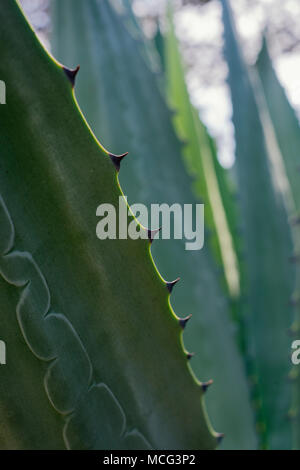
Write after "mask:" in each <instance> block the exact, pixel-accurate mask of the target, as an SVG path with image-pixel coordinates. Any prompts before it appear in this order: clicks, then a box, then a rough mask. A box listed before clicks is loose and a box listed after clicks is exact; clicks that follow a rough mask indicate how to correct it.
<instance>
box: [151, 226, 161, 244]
mask: <svg viewBox="0 0 300 470" xmlns="http://www.w3.org/2000/svg"><path fill="white" fill-rule="evenodd" d="M160 231H161V227H160V228H158V229H156V230H148V238H149V241H150V243H152V242H153V239H154V237H155V235H156V234H157V233H158V232H160Z"/></svg>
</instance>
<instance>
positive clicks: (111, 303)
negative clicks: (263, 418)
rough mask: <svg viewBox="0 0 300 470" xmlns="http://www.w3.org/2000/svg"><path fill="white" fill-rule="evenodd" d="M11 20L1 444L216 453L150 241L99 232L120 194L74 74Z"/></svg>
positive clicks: (19, 18) (2, 46)
mask: <svg viewBox="0 0 300 470" xmlns="http://www.w3.org/2000/svg"><path fill="white" fill-rule="evenodd" d="M61 3H62V4H63V5H66V3H65V2H61ZM84 3H85V4H86V2H84ZM0 22H1V28H0V53H1V64H0V76H1V79H3V80H4V81H5V83H6V84H7V105H5V106H2V107H1V113H0V129H1V131H0V132H1V149H0V188H1V189H0V191H1V200H0V300H1V336H2V337H3V339H6V340H7V350H8V361H7V365H6V366H3V367H1V371H0V373H1V388H0V403H1V407H0V419H1V435H0V436H1V441H0V446H1V448H16V449H20V448H33V449H37V448H45V447H47V448H61V447H62V446H63V445H65V446H66V447H67V448H72V449H73V448H76V449H78V448H84V449H87V448H91V449H101V448H105V449H108V448H110V449H115V448H117V449H120V448H122V449H139V448H149V447H154V448H163V449H165V448H172V449H173V448H179V449H180V448H182V449H194V448H205V449H210V448H214V447H215V445H216V441H217V440H216V436H215V435H213V434H212V432H211V431H210V429H209V426H208V424H207V420H206V417H205V413H204V410H203V407H202V405H201V402H202V400H203V398H202V395H203V391H202V388H201V387H200V384H199V383H197V382H196V381H195V380H194V379H193V377H192V376H191V373H190V371H189V369H188V366H187V361H186V356H185V354H184V351H183V349H182V344H181V326H180V324H179V322H178V319H177V318H176V317H175V315H174V314H173V313H172V311H171V309H170V307H169V303H168V292H167V289H166V286H165V283H164V282H163V280H162V279H161V278H160V276H159V275H158V273H157V271H156V270H155V269H154V266H153V262H152V260H151V257H150V255H149V243H148V241H146V240H137V241H133V240H129V239H128V240H108V239H107V240H104V241H103V240H102V241H100V240H98V239H97V237H96V233H95V228H96V223H97V218H96V208H97V207H98V206H99V204H101V203H111V204H112V205H113V206H115V207H116V208H117V207H118V202H119V196H120V195H121V192H120V189H119V187H118V181H117V178H116V171H115V168H114V165H113V164H112V161H111V159H110V158H109V154H108V152H107V151H106V150H105V149H104V148H103V147H102V146H101V145H100V144H99V143H98V142H97V141H96V139H95V138H94V136H93V135H92V133H91V132H90V130H89V128H88V126H87V124H86V122H85V121H84V119H83V117H82V114H81V112H80V110H79V108H78V107H77V106H76V102H75V100H74V95H73V91H72V84H71V83H70V80H69V78H70V77H71V78H74V76H73V75H74V74H72V73H71V72H70V71H69V72H68V73H65V70H64V69H63V67H62V66H61V65H60V64H58V63H56V62H55V61H54V60H53V59H52V58H51V57H50V56H49V55H48V54H47V53H46V52H45V50H44V49H43V47H42V46H41V45H40V44H39V42H38V41H37V39H36V37H35V35H34V33H33V32H32V30H31V28H30V27H29V25H28V24H27V23H26V21H25V19H24V17H23V15H22V13H21V11H20V10H19V7H18V6H17V4H16V2H15V1H11V0H3V1H2V4H1V10H0ZM10 354H11V356H10ZM12 360H14V362H12ZM42 389H44V390H42Z"/></svg>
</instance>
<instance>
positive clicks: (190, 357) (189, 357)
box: [186, 353, 195, 361]
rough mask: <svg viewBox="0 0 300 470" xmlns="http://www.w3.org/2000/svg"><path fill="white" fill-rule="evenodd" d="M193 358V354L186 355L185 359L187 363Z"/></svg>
mask: <svg viewBox="0 0 300 470" xmlns="http://www.w3.org/2000/svg"><path fill="white" fill-rule="evenodd" d="M193 356H195V353H187V355H186V358H187V360H188V361H190V360H191V359H192V357H193Z"/></svg>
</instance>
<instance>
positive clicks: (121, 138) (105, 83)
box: [52, 0, 256, 448]
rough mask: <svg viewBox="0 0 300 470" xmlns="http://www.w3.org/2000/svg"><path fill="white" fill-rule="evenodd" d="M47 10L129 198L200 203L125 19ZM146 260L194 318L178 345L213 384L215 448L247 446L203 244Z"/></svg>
mask: <svg viewBox="0 0 300 470" xmlns="http://www.w3.org/2000/svg"><path fill="white" fill-rule="evenodd" d="M74 4H75V5H76V6H75V8H74ZM52 6H53V10H52V13H53V38H52V46H53V52H54V53H55V55H56V57H58V58H59V59H60V60H62V61H64V62H67V63H68V65H69V66H75V64H76V65H77V64H78V63H80V65H81V70H80V73H79V75H78V80H77V83H76V96H77V98H78V100H79V103H80V105H81V106H82V109H83V111H84V113H85V115H86V116H87V117H88V120H89V123H90V124H91V127H92V129H93V130H94V131H95V133H96V135H101V138H103V142H104V143H105V145H106V146H108V148H111V149H112V150H113V151H114V152H115V153H119V152H123V151H124V150H126V151H129V156H128V158H127V159H126V160H125V161H124V164H123V166H122V171H121V173H120V181H121V184H122V188H123V189H124V192H125V194H126V195H127V196H128V201H129V202H130V203H133V202H139V203H144V204H146V205H147V206H148V207H150V204H152V203H159V204H160V203H167V204H173V203H179V204H184V203H196V202H199V201H197V200H196V199H195V197H194V196H193V194H192V191H191V180H190V178H189V177H188V176H187V175H186V172H185V170H184V166H183V163H182V159H181V145H180V142H179V140H178V138H177V137H176V134H175V132H174V127H173V124H172V115H171V113H170V111H169V110H168V108H167V106H166V103H165V100H164V98H163V97H162V95H161V93H160V89H159V86H158V84H157V79H156V75H154V74H153V73H152V71H151V70H149V67H147V65H146V64H145V61H144V60H143V57H142V56H141V53H140V48H139V44H137V42H136V41H135V40H134V39H133V38H132V36H131V35H130V34H129V33H128V31H127V29H126V28H125V27H124V23H123V18H121V17H120V16H119V15H117V14H116V12H115V11H114V10H113V9H112V8H111V5H110V3H109V2H108V1H101V2H100V1H96V0H89V1H88V2H86V1H81V0H77V1H76V2H74V0H72V1H69V0H64V2H60V1H54V2H52ZM78 31H80V32H81V33H80V35H78ZM152 254H153V257H154V259H155V262H156V264H157V266H158V268H159V270H160V272H161V273H162V275H163V276H164V278H165V279H168V280H172V279H175V278H177V277H178V276H180V277H181V281H180V283H179V284H178V285H177V286H176V288H175V289H174V291H173V293H172V297H171V301H172V305H173V306H174V307H175V310H176V312H181V315H182V316H183V317H184V316H186V315H188V314H193V318H192V320H191V321H190V323H189V324H188V326H187V327H186V330H185V335H184V339H185V344H186V346H187V348H188V350H189V351H193V352H195V353H196V355H195V357H194V358H193V359H192V361H191V365H192V367H193V370H194V372H195V373H196V374H197V376H198V377H200V378H201V380H203V381H208V380H209V379H213V380H214V385H213V386H212V387H211V388H210V389H209V392H208V393H207V399H206V403H207V409H208V414H209V416H210V417H211V419H212V423H213V425H214V427H215V428H216V429H218V430H220V431H222V432H224V433H225V434H226V438H225V439H224V441H223V442H224V444H223V445H224V446H225V447H226V448H253V447H255V445H256V438H255V435H254V433H253V432H251V429H252V428H251V424H252V412H251V409H250V405H249V399H248V388H247V383H246V380H245V375H244V371H243V364H242V362H241V359H240V357H239V354H238V349H237V346H236V341H235V331H234V328H233V325H232V324H231V322H230V314H229V309H228V303H227V302H226V300H225V299H224V296H223V293H222V289H221V287H220V282H219V279H218V273H217V270H216V268H215V265H214V262H213V260H212V257H211V254H210V251H209V248H208V246H207V243H206V245H205V247H204V249H202V250H201V251H194V252H193V251H186V250H185V245H184V242H183V241H181V240H156V241H155V243H154V244H153V246H152ZM233 383H238V386H233V385H232V384H233ZM204 388H205V389H206V386H204ZM182 398H183V400H184V401H185V399H186V397H185V396H184V394H183V395H182ZM249 428H250V431H249Z"/></svg>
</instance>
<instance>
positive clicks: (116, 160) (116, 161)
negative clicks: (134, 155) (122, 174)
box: [109, 152, 128, 171]
mask: <svg viewBox="0 0 300 470" xmlns="http://www.w3.org/2000/svg"><path fill="white" fill-rule="evenodd" d="M126 155H128V152H125V153H123V155H114V154H113V153H109V156H110V159H111V161H112V162H113V164H114V165H115V168H116V170H117V171H120V165H121V161H122V160H123V158H124V157H126Z"/></svg>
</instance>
